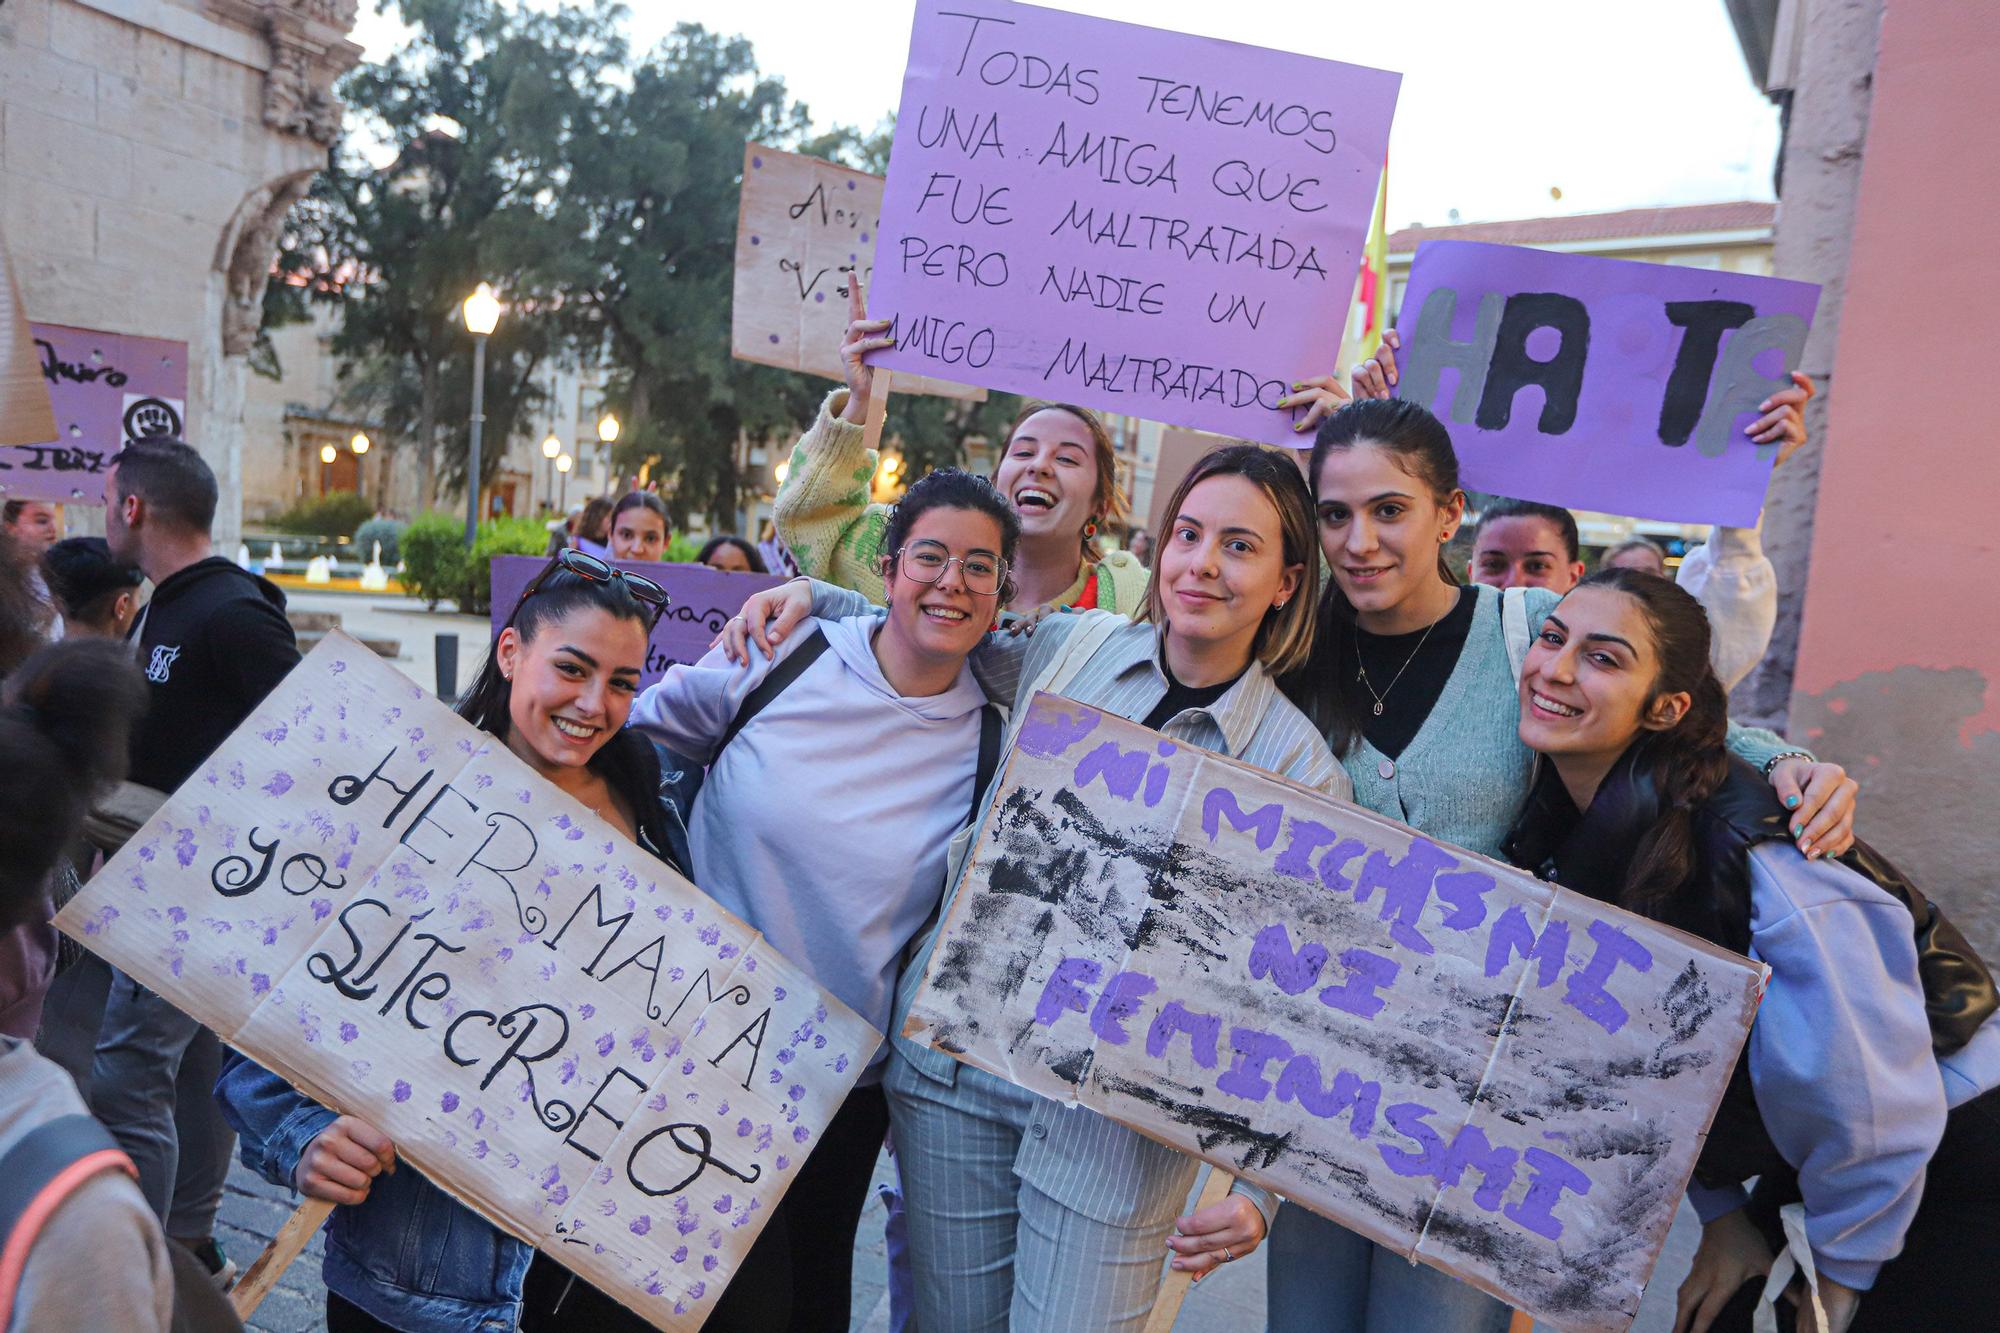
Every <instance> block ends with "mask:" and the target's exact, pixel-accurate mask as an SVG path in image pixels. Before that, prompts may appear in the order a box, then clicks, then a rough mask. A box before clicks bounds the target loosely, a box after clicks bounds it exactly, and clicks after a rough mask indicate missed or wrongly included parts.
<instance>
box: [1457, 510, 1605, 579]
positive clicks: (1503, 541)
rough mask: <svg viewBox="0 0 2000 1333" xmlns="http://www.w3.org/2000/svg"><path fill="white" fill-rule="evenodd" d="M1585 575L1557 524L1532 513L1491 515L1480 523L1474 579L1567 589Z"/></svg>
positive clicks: (1581, 564) (1474, 552) (1475, 554)
mask: <svg viewBox="0 0 2000 1333" xmlns="http://www.w3.org/2000/svg"><path fill="white" fill-rule="evenodd" d="M1582 577H1583V563H1582V562H1581V561H1571V560H1570V558H1569V552H1568V550H1567V549H1565V547H1564V545H1563V537H1562V534H1561V533H1560V532H1558V531H1556V525H1555V524H1553V523H1551V522H1549V521H1548V520H1547V519H1545V518H1537V517H1535V516H1534V515H1533V514H1514V515H1510V516H1508V517H1506V518H1492V519H1488V520H1487V521H1486V522H1485V523H1483V524H1481V525H1480V528H1479V538H1478V542H1477V544H1476V545H1475V546H1474V547H1473V551H1472V581H1473V582H1474V583H1484V584H1488V585H1490V586H1492V587H1495V588H1553V589H1554V590H1555V591H1557V592H1568V591H1569V590H1570V589H1571V588H1574V587H1575V586H1576V581H1577V580H1578V579H1580V578H1582Z"/></svg>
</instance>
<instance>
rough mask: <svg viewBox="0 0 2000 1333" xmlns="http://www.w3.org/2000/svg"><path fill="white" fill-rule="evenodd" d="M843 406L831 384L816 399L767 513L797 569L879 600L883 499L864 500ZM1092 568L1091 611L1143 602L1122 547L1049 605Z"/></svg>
mask: <svg viewBox="0 0 2000 1333" xmlns="http://www.w3.org/2000/svg"><path fill="white" fill-rule="evenodd" d="M845 406H847V390H845V389H835V390H834V391H833V392H832V393H829V394H828V395H827V396H826V400H825V401H824V402H823V403H821V404H820V409H819V418H818V419H817V420H816V421H814V422H813V424H812V429H811V430H809V431H807V432H806V434H805V437H804V438H803V439H801V440H800V441H799V442H798V444H797V445H796V446H794V447H793V449H792V460H791V468H790V471H788V472H787V473H786V474H785V483H784V485H783V486H781V487H779V488H778V499H777V503H776V504H775V505H774V506H773V510H774V515H773V516H774V517H775V519H776V521H777V526H778V536H779V537H780V538H782V539H783V540H784V543H785V545H786V546H788V547H790V548H791V552H792V558H793V559H795V560H797V561H798V562H799V572H800V573H802V574H810V575H812V576H813V577H814V578H816V579H822V580H824V581H826V582H828V583H833V584H838V585H839V586H840V587H843V588H852V589H854V591H856V592H858V593H860V594H861V595H862V596H863V597H866V598H867V599H868V600H869V601H871V602H873V603H875V604H876V605H877V606H880V605H881V604H882V603H883V602H884V601H886V600H887V594H886V593H885V592H884V590H883V587H882V574H881V572H880V570H879V569H878V568H877V566H876V559H877V558H878V557H879V556H880V555H881V553H882V534H883V533H884V532H885V531H887V529H888V526H889V506H888V505H884V504H870V503H869V501H868V482H869V479H870V478H871V477H873V476H874V475H875V465H876V462H877V454H876V451H875V450H873V449H869V448H867V447H865V446H864V445H863V444H862V442H861V441H862V430H861V427H859V426H857V425H855V424H854V423H853V422H851V421H843V420H841V418H840V411H841V409H842V408H844V407H845ZM1093 572H1094V573H1095V574H1096V575H1097V602H1096V606H1097V609H1098V610H1100V611H1116V612H1118V613H1119V614H1120V615H1125V616H1129V615H1132V614H1133V613H1134V612H1136V611H1138V609H1139V608H1140V607H1142V606H1144V605H1145V604H1146V581H1147V579H1148V578H1150V577H1151V576H1150V575H1149V574H1148V573H1147V570H1146V567H1145V566H1144V565H1142V564H1140V563H1139V561H1138V558H1137V557H1135V556H1134V555H1132V554H1131V553H1130V552H1129V551H1113V552H1111V554H1109V555H1107V556H1106V557H1105V558H1104V559H1103V560H1100V561H1099V562H1098V563H1097V564H1096V565H1084V566H1083V567H1082V568H1081V569H1080V570H1079V571H1078V572H1077V576H1076V582H1075V583H1074V584H1072V585H1071V586H1070V588H1069V590H1068V591H1067V592H1066V593H1064V594H1063V596H1061V597H1059V598H1057V599H1056V602H1055V604H1056V605H1058V606H1069V605H1072V604H1073V603H1074V602H1075V601H1076V599H1077V598H1078V597H1080V596H1081V595H1082V593H1083V586H1084V583H1085V581H1086V580H1087V579H1088V578H1089V576H1090V575H1091V574H1092V573H1093Z"/></svg>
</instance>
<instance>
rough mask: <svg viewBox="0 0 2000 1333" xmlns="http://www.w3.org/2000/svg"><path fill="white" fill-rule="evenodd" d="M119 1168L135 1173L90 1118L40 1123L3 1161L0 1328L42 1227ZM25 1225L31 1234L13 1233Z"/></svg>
mask: <svg viewBox="0 0 2000 1333" xmlns="http://www.w3.org/2000/svg"><path fill="white" fill-rule="evenodd" d="M121 1170H122V1171H131V1170H132V1160H131V1159H130V1158H129V1157H127V1156H126V1155H125V1154H124V1153H122V1152H120V1151H119V1149H118V1143H117V1141H116V1140H115V1139H113V1138H112V1137H111V1131H110V1130H108V1129H106V1128H105V1127H104V1126H103V1125H100V1124H99V1123H97V1121H96V1120H95V1119H93V1118H92V1117H90V1116H87V1115H66V1116H59V1117H57V1118H56V1119H54V1120H51V1121H49V1122H48V1123H46V1124H42V1125H37V1126H36V1127H35V1128H33V1129H31V1130H29V1131H28V1132H27V1134H25V1135H24V1136H22V1138H21V1140H20V1141H19V1142H18V1143H16V1144H15V1145H14V1146H13V1147H11V1148H9V1149H8V1150H7V1154H6V1156H4V1157H0V1247H4V1249H3V1250H0V1253H3V1254H4V1258H0V1326H4V1325H6V1324H9V1323H11V1322H12V1320H13V1314H14V1296H15V1293H16V1292H17V1291H18V1290H19V1287H20V1280H21V1273H22V1271H23V1269H25V1268H26V1266H27V1262H28V1254H29V1252H30V1251H31V1250H32V1249H33V1248H34V1243H35V1236H36V1235H39V1234H40V1232H41V1229H42V1227H43V1225H44V1224H46V1223H47V1222H48V1220H49V1218H50V1217H52V1216H54V1214H55V1211H56V1209H57V1208H59V1207H60V1206H61V1205H62V1201H63V1200H64V1199H66V1198H68V1197H69V1196H70V1194H71V1193H73V1192H74V1191H75V1190H76V1188H77V1187H78V1186H79V1185H82V1184H83V1183H84V1182H85V1181H87V1180H93V1179H95V1178H96V1177H98V1176H100V1175H102V1174H103V1173H104V1172H106V1171H121ZM24 1227H25V1228H31V1229H32V1231H31V1232H30V1233H27V1234H21V1235H17V1234H15V1233H16V1232H17V1231H21V1230H22V1229H23V1228H24Z"/></svg>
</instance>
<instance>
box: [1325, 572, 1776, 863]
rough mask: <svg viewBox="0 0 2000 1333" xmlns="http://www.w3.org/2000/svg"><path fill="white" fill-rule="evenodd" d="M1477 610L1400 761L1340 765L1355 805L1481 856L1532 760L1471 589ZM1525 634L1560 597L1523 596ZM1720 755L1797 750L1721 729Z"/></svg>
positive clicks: (1487, 607) (1496, 622) (1363, 746)
mask: <svg viewBox="0 0 2000 1333" xmlns="http://www.w3.org/2000/svg"><path fill="white" fill-rule="evenodd" d="M1475 591H1476V593H1477V594H1478V597H1479V605H1478V607H1477V608H1476V609H1475V610H1474V611H1473V613H1472V627H1471V629H1469V630H1467V631H1466V635H1465V648H1464V650H1463V651H1461V652H1460V653H1459V656H1458V665H1457V666H1456V667H1455V668H1454V669H1453V670H1452V673H1451V677H1450V679H1448V680H1447V681H1445V686H1444V691H1443V692H1442V693H1441V694H1439V695H1438V700H1437V703H1436V704H1434V705H1433V706H1432V707H1431V711H1430V716H1428V717H1426V718H1425V719H1424V724H1423V726H1422V727H1420V728H1419V729H1418V731H1417V734H1416V736H1415V737H1414V738H1412V739H1411V741H1410V743H1409V745H1408V746H1407V747H1405V748H1404V750H1403V753H1402V754H1401V755H1400V756H1398V757H1397V758H1396V760H1395V761H1394V762H1393V763H1391V762H1390V760H1389V757H1388V756H1387V755H1385V754H1383V753H1382V752H1381V751H1380V750H1378V749H1376V748H1375V747H1374V746H1372V745H1370V744H1369V743H1368V742H1367V740H1366V739H1365V738H1364V739H1362V740H1360V741H1358V742H1356V744H1355V745H1354V746H1352V747H1351V748H1350V749H1349V750H1348V752H1347V753H1346V754H1345V755H1343V756H1341V761H1340V762H1341V764H1342V766H1343V767H1345V768H1346V769H1347V775H1348V776H1349V777H1350V778H1352V779H1353V780H1354V801H1355V804H1357V805H1361V806H1366V807H1367V808H1368V809H1370V810H1373V811H1375V812H1376V813H1377V814H1382V815H1387V816H1388V817H1389V818H1391V819H1397V820H1401V821H1402V822H1403V823H1405V824H1408V825H1410V826H1411V827H1412V828H1415V829H1419V830H1421V831H1422V832H1423V833H1424V834H1426V835H1427V836H1429V837H1432V838H1435V839H1437V840H1438V841H1440V842H1449V843H1454V844H1456V845H1458V846H1460V847H1464V848H1466V849H1467V850H1468V851H1474V852H1480V853H1482V854H1484V855H1486V856H1498V855H1499V854H1500V840H1501V839H1502V838H1504V837H1506V836H1507V831H1508V830H1509V829H1510V828H1512V827H1513V826H1514V820H1515V818H1516V817H1517V816H1518V815H1519V814H1520V812H1521V803H1522V802H1523V801H1525V800H1526V799H1527V796H1528V784H1529V779H1530V776H1531V774H1532V773H1533V770H1534V762H1535V752H1534V751H1533V750H1530V749H1529V748H1528V747H1527V746H1526V745H1524V744H1522V743H1521V737H1520V732H1519V730H1518V728H1519V726H1520V718H1521V702H1520V694H1519V689H1518V682H1517V681H1516V680H1515V677H1514V672H1513V668H1512V667H1511V666H1510V664H1509V663H1508V660H1507V641H1506V637H1505V635H1504V634H1503V633H1502V632H1501V628H1500V590H1499V589H1497V588H1489V587H1486V586H1484V585H1476V586H1475ZM1527 594H1528V625H1529V627H1530V632H1531V633H1532V632H1533V630H1534V629H1536V628H1539V627H1540V625H1541V623H1542V621H1543V620H1544V619H1545V618H1547V616H1548V614H1549V612H1551V611H1553V610H1554V609H1555V606H1556V603H1557V602H1559V601H1561V600H1562V598H1561V597H1560V596H1559V595H1558V594H1556V593H1553V592H1550V591H1549V590H1548V589H1546V588H1529V589H1527ZM1729 748H1730V751H1731V752H1732V753H1734V754H1736V755H1737V756H1739V757H1741V758H1742V759H1744V760H1745V761H1747V762H1749V763H1751V764H1756V765H1760V766H1761V765H1762V764H1763V762H1764V761H1765V760H1766V759H1768V758H1770V757H1771V756H1772V755H1775V754H1780V753H1783V752H1784V751H1787V750H1797V749H1798V748H1799V747H1798V746H1795V745H1790V744H1787V743H1786V742H1785V741H1784V739H1783V738H1781V737H1779V736H1778V735H1776V734H1775V733H1773V732H1769V731H1764V730H1761V729H1757V728H1751V727H1738V726H1737V725H1736V724H1735V723H1733V722H1732V723H1731V724H1730V726H1729Z"/></svg>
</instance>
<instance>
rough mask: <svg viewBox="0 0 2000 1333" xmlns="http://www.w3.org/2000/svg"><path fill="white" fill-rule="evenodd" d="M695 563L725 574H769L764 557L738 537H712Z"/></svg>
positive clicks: (696, 557) (695, 559)
mask: <svg viewBox="0 0 2000 1333" xmlns="http://www.w3.org/2000/svg"><path fill="white" fill-rule="evenodd" d="M694 562H695V563H696V564H698V565H707V566H708V567H709V568H710V569H719V570H721V571H722V572H723V573H725V574H763V573H768V572H769V571H767V570H766V569H765V568H764V557H763V556H762V555H760V554H758V551H757V548H756V547H754V546H752V545H751V544H750V543H749V542H746V541H744V540H743V539H742V538H741V537H736V536H722V537H710V538H709V539H708V542H707V544H706V545H704V546H703V547H702V548H701V552H700V553H699V554H698V555H696V556H695V558H694Z"/></svg>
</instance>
